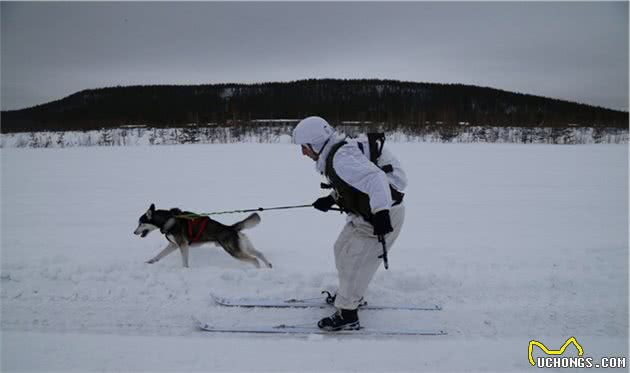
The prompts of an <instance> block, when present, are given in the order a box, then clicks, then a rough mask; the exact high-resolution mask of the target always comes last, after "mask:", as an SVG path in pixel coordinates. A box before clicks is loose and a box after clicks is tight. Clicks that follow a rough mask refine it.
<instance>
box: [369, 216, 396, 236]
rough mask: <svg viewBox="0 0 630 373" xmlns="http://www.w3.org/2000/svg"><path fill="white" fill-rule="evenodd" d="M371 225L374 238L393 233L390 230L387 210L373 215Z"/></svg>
mask: <svg viewBox="0 0 630 373" xmlns="http://www.w3.org/2000/svg"><path fill="white" fill-rule="evenodd" d="M372 225H373V226H374V235H375V236H384V235H386V234H387V233H390V232H393V231H394V228H392V222H391V220H390V219H389V210H381V211H379V212H377V213H376V214H374V218H373V219H372Z"/></svg>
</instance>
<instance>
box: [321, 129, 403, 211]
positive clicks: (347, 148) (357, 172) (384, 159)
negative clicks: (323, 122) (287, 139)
mask: <svg viewBox="0 0 630 373" xmlns="http://www.w3.org/2000/svg"><path fill="white" fill-rule="evenodd" d="M340 141H344V137H343V136H334V137H332V138H331V140H330V141H329V142H328V144H326V146H325V147H324V149H323V150H322V151H321V152H320V155H319V159H318V161H317V163H316V165H315V168H316V170H317V171H318V172H319V173H320V174H322V175H324V173H325V170H326V157H327V156H328V153H329V152H330V150H331V149H332V147H333V145H335V144H337V143H339V142H340ZM345 141H347V144H345V145H344V146H342V147H341V148H339V150H338V151H337V153H336V154H335V158H334V159H333V167H334V169H335V172H337V175H338V176H339V177H340V178H341V179H342V180H343V181H345V182H346V183H348V184H349V185H351V186H352V187H354V188H356V189H357V190H359V191H361V192H363V193H366V194H367V195H368V196H369V197H370V208H371V210H372V213H373V214H374V213H377V212H378V211H381V210H389V209H390V208H391V206H392V195H391V191H390V189H389V186H390V185H392V186H393V187H394V188H395V189H396V190H398V191H399V192H403V191H404V190H405V188H406V187H407V175H406V174H405V171H404V170H403V169H402V167H401V164H400V162H399V161H398V159H397V158H396V157H395V156H394V155H393V154H392V153H391V152H390V151H388V150H387V146H384V147H383V151H382V153H381V156H380V157H379V159H378V161H377V162H378V165H379V167H382V166H384V165H388V164H389V165H392V167H393V168H394V171H393V172H390V173H385V172H384V171H383V170H381V169H380V168H379V167H376V165H374V163H372V162H371V161H370V147H369V144H368V141H367V139H359V140H357V139H345ZM358 142H361V143H363V152H365V154H364V153H363V152H361V149H360V148H359V146H358V145H357V143H358ZM333 196H335V194H334V193H333ZM335 197H336V196H335Z"/></svg>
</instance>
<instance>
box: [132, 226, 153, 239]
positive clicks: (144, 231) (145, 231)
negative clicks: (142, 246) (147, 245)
mask: <svg viewBox="0 0 630 373" xmlns="http://www.w3.org/2000/svg"><path fill="white" fill-rule="evenodd" d="M149 232H151V230H150V229H140V228H138V229H136V230H135V231H133V234H135V235H136V236H140V237H142V238H145V237H146V236H147V234H149Z"/></svg>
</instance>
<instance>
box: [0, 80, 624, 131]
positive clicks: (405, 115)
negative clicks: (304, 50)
mask: <svg viewBox="0 0 630 373" xmlns="http://www.w3.org/2000/svg"><path fill="white" fill-rule="evenodd" d="M1 115H2V118H1V119H2V123H1V130H2V132H3V133H9V132H24V131H45V130H48V131H60V130H61V131H63V130H91V129H99V128H118V127H122V126H129V125H150V126H153V127H164V128H167V127H175V126H186V125H191V124H193V125H195V126H200V127H202V126H233V125H238V126H249V125H252V126H256V125H259V124H260V123H261V122H265V121H268V120H277V119H292V120H298V119H300V118H304V117H306V116H309V115H319V116H322V117H324V118H326V119H327V120H328V121H329V122H331V124H333V125H342V124H344V123H347V122H353V123H358V124H362V125H364V126H369V125H378V126H380V127H383V126H385V127H386V128H389V129H404V130H409V131H427V130H429V131H431V130H434V129H439V130H440V132H441V133H446V134H448V133H449V131H451V132H453V134H455V133H457V132H458V130H457V128H458V127H461V126H488V127H559V128H565V127H593V128H627V127H628V112H623V111H617V110H611V109H606V108H602V107H595V106H591V105H586V104H580V103H574V102H568V101H563V100H558V99H552V98H545V97H540V96H533V95H527V94H520V93H514V92H507V91H502V90H498V89H493V88H487V87H477V86H470V85H462V84H435V83H414V82H401V81H392V80H368V79H364V80H342V79H320V80H316V79H309V80H301V81H294V82H286V83H260V84H212V85H195V86H163V85H154V86H130V87H111V88H100V89H90V90H84V91H81V92H78V93H75V94H73V95H71V96H68V97H66V98H63V99H61V100H58V101H53V102H50V103H46V104H43V105H38V106H35V107H31V108H27V109H22V110H13V111H3V112H2V114H1ZM268 124H269V122H265V125H268Z"/></svg>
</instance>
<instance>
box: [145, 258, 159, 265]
mask: <svg viewBox="0 0 630 373" xmlns="http://www.w3.org/2000/svg"><path fill="white" fill-rule="evenodd" d="M155 262H157V259H149V260H147V261H146V262H145V263H147V264H153V263H155Z"/></svg>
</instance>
